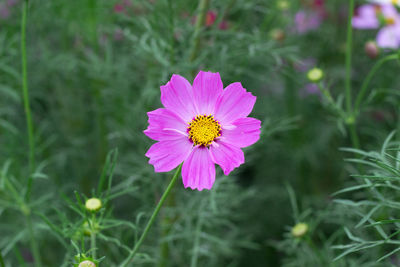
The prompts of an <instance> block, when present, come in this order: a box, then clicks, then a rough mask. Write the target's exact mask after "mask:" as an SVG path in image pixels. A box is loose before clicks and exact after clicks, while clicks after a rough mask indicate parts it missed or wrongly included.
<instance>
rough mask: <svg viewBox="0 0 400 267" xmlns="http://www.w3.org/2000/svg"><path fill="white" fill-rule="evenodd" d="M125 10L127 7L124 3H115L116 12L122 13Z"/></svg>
mask: <svg viewBox="0 0 400 267" xmlns="http://www.w3.org/2000/svg"><path fill="white" fill-rule="evenodd" d="M124 11H125V7H124V6H123V5H122V4H115V5H114V12H115V13H122V12H124Z"/></svg>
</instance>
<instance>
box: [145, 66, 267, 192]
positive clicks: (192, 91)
mask: <svg viewBox="0 0 400 267" xmlns="http://www.w3.org/2000/svg"><path fill="white" fill-rule="evenodd" d="M255 101H256V97H255V96H253V95H252V94H251V93H249V92H247V91H246V89H244V88H243V87H242V85H241V83H232V84H230V85H228V86H227V87H226V88H225V89H224V87H223V85H222V81H221V78H220V75H219V73H212V72H203V71H200V72H199V74H198V75H197V76H196V78H195V79H194V81H193V85H191V84H190V83H189V82H188V81H187V80H186V79H185V78H183V77H181V76H179V75H175V74H174V75H172V78H171V80H170V81H169V82H168V83H167V84H166V85H164V86H161V102H162V104H163V105H164V107H165V108H159V109H157V110H154V111H151V112H148V113H147V115H148V116H149V120H148V122H149V126H148V128H147V129H146V130H145V131H144V133H145V134H146V135H147V136H148V137H150V138H151V139H153V140H156V141H158V142H157V143H155V144H154V145H152V146H151V148H150V149H149V150H148V151H147V153H146V156H147V157H148V158H150V160H149V163H150V164H152V165H153V166H154V169H155V171H156V172H168V171H171V170H172V169H174V168H176V167H177V166H178V165H179V164H181V163H182V162H183V166H182V179H183V184H184V186H185V188H187V187H190V188H192V189H197V190H199V191H201V190H203V189H208V190H209V189H211V187H212V186H213V184H214V181H215V164H218V165H219V166H220V167H221V168H222V170H223V172H224V174H225V175H228V174H229V173H230V172H231V171H232V170H233V169H235V168H236V167H239V166H240V165H241V164H242V163H244V154H243V151H242V150H241V148H243V147H247V146H250V145H252V144H254V143H255V142H257V141H258V139H259V138H260V127H261V122H260V121H259V120H257V119H254V118H250V117H247V116H248V115H249V114H250V112H251V111H252V109H253V106H254V103H255Z"/></svg>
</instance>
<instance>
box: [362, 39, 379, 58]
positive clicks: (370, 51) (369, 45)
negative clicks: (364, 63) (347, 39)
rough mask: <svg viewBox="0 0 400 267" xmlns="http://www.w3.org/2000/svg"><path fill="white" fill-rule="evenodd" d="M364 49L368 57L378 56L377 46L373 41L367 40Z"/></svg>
mask: <svg viewBox="0 0 400 267" xmlns="http://www.w3.org/2000/svg"><path fill="white" fill-rule="evenodd" d="M364 51H365V53H366V54H367V56H368V57H370V58H372V59H374V58H376V57H378V56H379V47H378V46H377V45H376V43H375V42H374V41H369V42H366V43H365V46H364Z"/></svg>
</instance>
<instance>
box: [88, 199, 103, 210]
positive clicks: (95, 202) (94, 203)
mask: <svg viewBox="0 0 400 267" xmlns="http://www.w3.org/2000/svg"><path fill="white" fill-rule="evenodd" d="M85 207H86V209H87V210H88V211H91V212H96V211H98V210H99V209H100V208H101V200H100V199H98V198H89V199H88V200H86V203H85Z"/></svg>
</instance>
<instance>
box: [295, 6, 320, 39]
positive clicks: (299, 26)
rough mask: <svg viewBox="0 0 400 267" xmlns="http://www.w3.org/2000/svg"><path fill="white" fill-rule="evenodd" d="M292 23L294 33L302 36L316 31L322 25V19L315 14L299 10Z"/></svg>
mask: <svg viewBox="0 0 400 267" xmlns="http://www.w3.org/2000/svg"><path fill="white" fill-rule="evenodd" d="M294 22H295V27H296V31H297V32H298V33H300V34H302V33H306V32H308V31H312V30H315V29H318V28H319V26H320V25H321V23H322V17H321V15H320V14H319V13H317V12H313V11H304V10H301V11H299V12H297V13H296V15H295V18H294Z"/></svg>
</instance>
